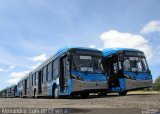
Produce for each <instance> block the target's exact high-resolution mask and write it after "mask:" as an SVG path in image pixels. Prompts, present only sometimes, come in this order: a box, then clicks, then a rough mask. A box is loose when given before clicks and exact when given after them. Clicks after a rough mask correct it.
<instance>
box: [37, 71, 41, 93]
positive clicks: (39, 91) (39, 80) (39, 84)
mask: <svg viewBox="0 0 160 114" xmlns="http://www.w3.org/2000/svg"><path fill="white" fill-rule="evenodd" d="M41 93H42V71H39V72H38V94H41Z"/></svg>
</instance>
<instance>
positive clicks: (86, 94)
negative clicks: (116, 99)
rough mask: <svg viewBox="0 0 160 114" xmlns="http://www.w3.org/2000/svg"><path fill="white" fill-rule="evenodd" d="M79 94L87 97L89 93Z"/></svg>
mask: <svg viewBox="0 0 160 114" xmlns="http://www.w3.org/2000/svg"><path fill="white" fill-rule="evenodd" d="M80 95H81V97H82V98H88V96H89V93H81V94H80Z"/></svg>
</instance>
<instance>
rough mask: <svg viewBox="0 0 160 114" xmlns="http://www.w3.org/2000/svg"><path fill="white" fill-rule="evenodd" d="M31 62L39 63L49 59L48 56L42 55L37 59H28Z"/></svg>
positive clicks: (36, 57)
mask: <svg viewBox="0 0 160 114" xmlns="http://www.w3.org/2000/svg"><path fill="white" fill-rule="evenodd" d="M28 59H29V60H31V61H33V62H37V61H45V60H46V59H47V57H46V54H45V53H43V54H41V55H38V56H35V57H31V58H28Z"/></svg>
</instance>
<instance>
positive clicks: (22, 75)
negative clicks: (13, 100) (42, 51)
mask: <svg viewBox="0 0 160 114" xmlns="http://www.w3.org/2000/svg"><path fill="white" fill-rule="evenodd" d="M28 73H29V71H22V72H12V73H10V74H9V75H10V77H12V78H22V77H24V76H25V75H27V74H28Z"/></svg>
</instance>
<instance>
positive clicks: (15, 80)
mask: <svg viewBox="0 0 160 114" xmlns="http://www.w3.org/2000/svg"><path fill="white" fill-rule="evenodd" d="M19 80H20V78H13V79H9V80H7V81H6V82H7V83H9V84H16V83H17V82H18V81H19Z"/></svg>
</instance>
